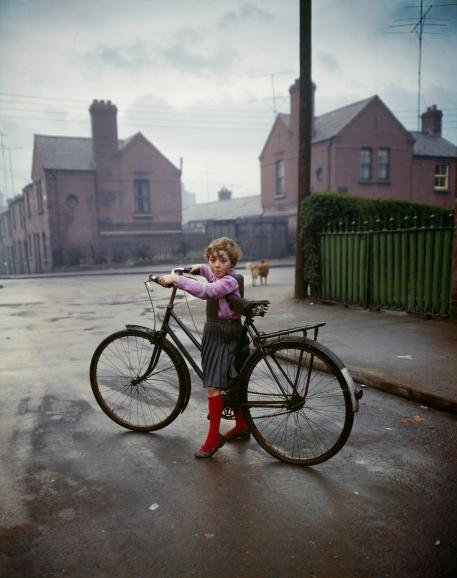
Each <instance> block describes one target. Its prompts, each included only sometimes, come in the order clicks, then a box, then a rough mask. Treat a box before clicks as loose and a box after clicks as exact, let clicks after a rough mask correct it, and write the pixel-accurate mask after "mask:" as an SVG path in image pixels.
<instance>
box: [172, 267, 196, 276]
mask: <svg viewBox="0 0 457 578" xmlns="http://www.w3.org/2000/svg"><path fill="white" fill-rule="evenodd" d="M191 269H192V267H176V268H175V269H173V270H172V273H174V274H175V275H183V274H184V273H190V270H191Z"/></svg>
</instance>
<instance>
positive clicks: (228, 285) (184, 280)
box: [178, 265, 240, 319]
mask: <svg viewBox="0 0 457 578" xmlns="http://www.w3.org/2000/svg"><path fill="white" fill-rule="evenodd" d="M230 272H234V270H233V269H232V270H231V271H230ZM200 275H202V276H203V277H206V279H208V283H202V282H201V281H197V280H196V279H191V278H190V277H184V275H182V276H181V277H180V278H179V280H178V287H179V288H180V289H184V291H187V292H188V293H190V294H191V295H194V296H195V297H199V298H200V299H214V298H219V306H218V317H219V319H239V318H240V314H239V313H236V312H235V311H232V309H230V304H229V302H228V301H227V299H225V296H226V295H229V294H230V293H234V294H235V295H238V296H239V295H240V288H239V286H238V281H237V280H236V279H235V278H234V277H231V276H230V275H225V276H224V277H222V278H221V279H218V278H217V277H215V276H214V275H213V274H212V272H211V269H210V268H209V267H208V265H202V267H201V269H200Z"/></svg>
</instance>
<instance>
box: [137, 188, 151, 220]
mask: <svg viewBox="0 0 457 578" xmlns="http://www.w3.org/2000/svg"><path fill="white" fill-rule="evenodd" d="M143 187H144V188H143ZM133 203H134V214H135V215H152V212H151V187H150V181H149V179H134V180H133Z"/></svg>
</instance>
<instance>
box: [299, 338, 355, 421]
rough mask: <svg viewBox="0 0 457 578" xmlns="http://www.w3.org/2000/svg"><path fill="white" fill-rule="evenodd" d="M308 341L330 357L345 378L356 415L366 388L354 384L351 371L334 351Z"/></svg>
mask: <svg viewBox="0 0 457 578" xmlns="http://www.w3.org/2000/svg"><path fill="white" fill-rule="evenodd" d="M307 341H310V343H312V345H313V346H314V347H316V348H317V349H319V350H321V351H322V352H323V353H325V355H327V357H329V358H330V359H331V360H332V361H333V363H334V364H335V365H336V366H337V367H338V369H339V370H340V371H341V374H342V375H343V377H344V381H345V382H346V385H347V388H348V390H349V393H350V394H351V403H352V411H353V412H354V413H357V412H358V411H359V399H360V398H361V397H362V394H363V389H362V388H364V387H365V386H362V388H360V387H359V386H358V385H356V384H355V383H354V380H353V379H352V375H351V373H350V371H349V369H348V368H347V367H346V366H345V365H344V363H343V362H342V361H341V359H340V358H339V357H338V356H337V355H335V354H334V353H333V351H330V349H328V347H325V345H322V344H321V343H319V342H316V341H311V340H307Z"/></svg>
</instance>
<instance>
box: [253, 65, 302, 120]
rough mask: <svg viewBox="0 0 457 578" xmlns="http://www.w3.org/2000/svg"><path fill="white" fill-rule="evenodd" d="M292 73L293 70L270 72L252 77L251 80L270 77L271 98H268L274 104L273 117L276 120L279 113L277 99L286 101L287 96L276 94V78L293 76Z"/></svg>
mask: <svg viewBox="0 0 457 578" xmlns="http://www.w3.org/2000/svg"><path fill="white" fill-rule="evenodd" d="M291 73H292V71H291V70H281V71H280V72H268V73H267V74H254V75H251V76H250V77H249V78H265V77H267V76H269V77H270V79H271V96H269V97H267V98H268V100H271V101H272V103H273V116H274V117H275V118H276V115H277V113H278V111H277V107H276V99H277V98H282V99H284V98H285V96H279V97H278V95H277V94H276V90H275V76H279V75H281V74H291Z"/></svg>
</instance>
